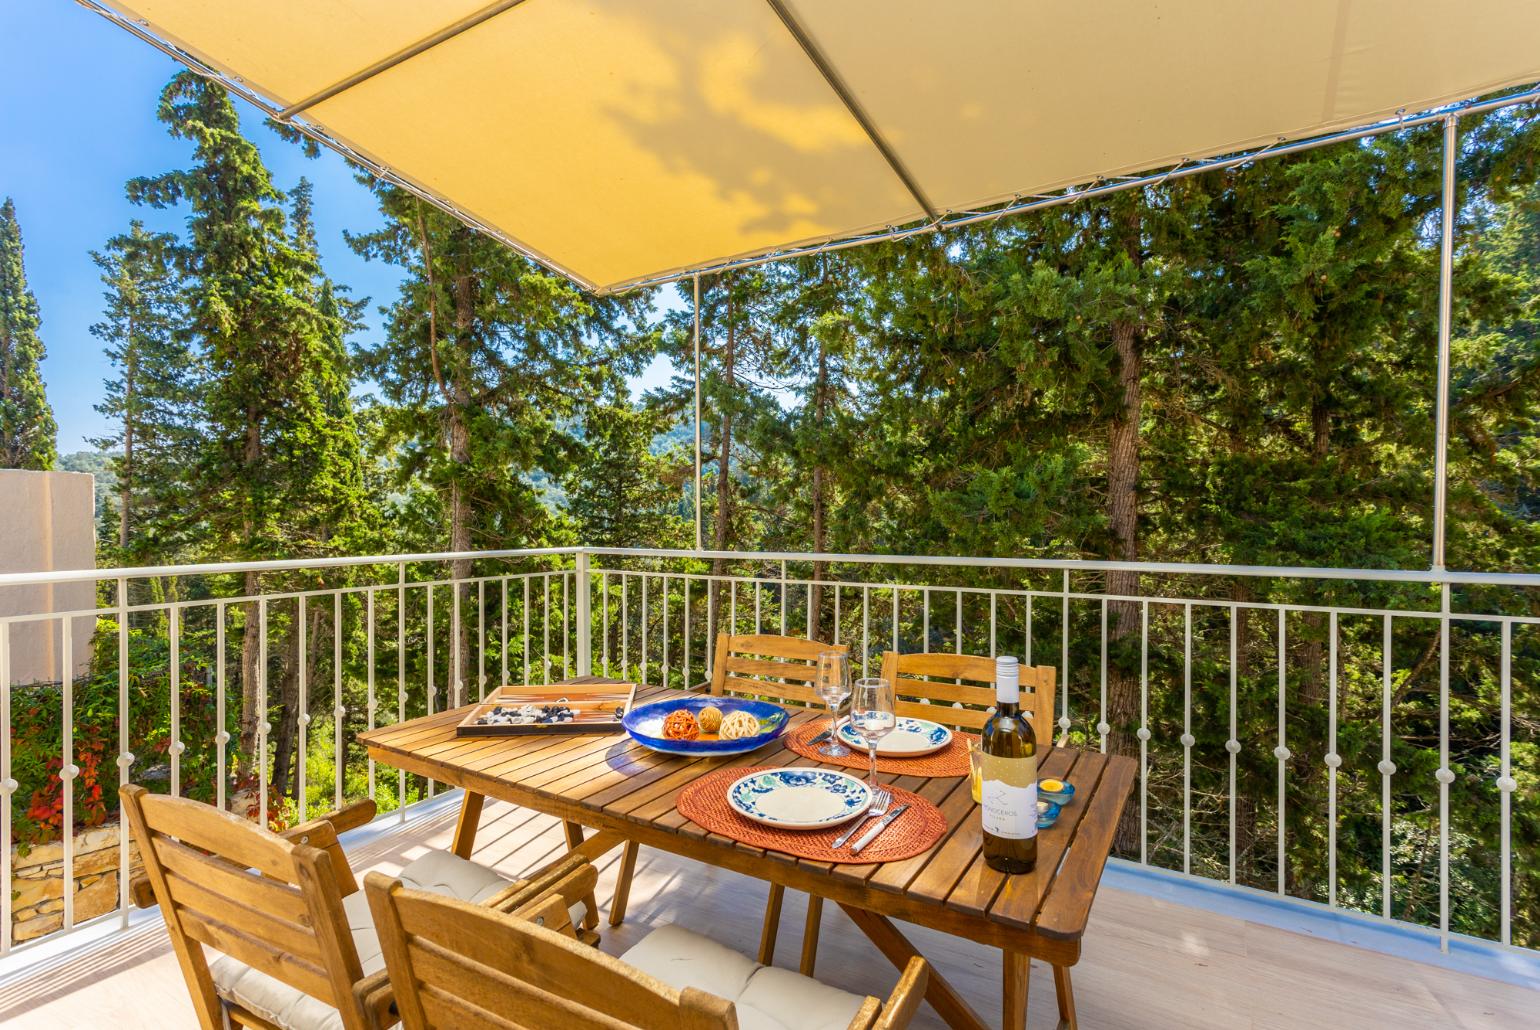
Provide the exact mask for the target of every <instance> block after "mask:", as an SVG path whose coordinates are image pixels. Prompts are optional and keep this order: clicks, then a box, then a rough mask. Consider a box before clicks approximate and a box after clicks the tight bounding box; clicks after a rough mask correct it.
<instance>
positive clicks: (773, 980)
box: [620, 926, 866, 1030]
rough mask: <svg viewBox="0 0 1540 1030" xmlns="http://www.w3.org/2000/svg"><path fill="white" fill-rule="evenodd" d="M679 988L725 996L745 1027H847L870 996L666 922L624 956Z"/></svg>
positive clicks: (831, 1029) (802, 1029) (768, 1029)
mask: <svg viewBox="0 0 1540 1030" xmlns="http://www.w3.org/2000/svg"><path fill="white" fill-rule="evenodd" d="M620 958H621V961H622V962H627V963H629V964H631V965H633V966H635V967H636V968H638V969H640V970H641V971H642V972H644V973H646V974H647V975H648V976H651V977H653V978H655V979H657V980H661V981H663V982H664V983H666V984H668V985H669V986H670V987H672V988H674V989H675V990H683V989H684V988H686V987H694V988H695V989H696V990H701V991H706V992H707V993H710V994H715V995H716V996H717V997H719V998H726V999H728V1000H729V1001H731V1002H732V1003H733V1005H734V1006H735V1007H736V1008H737V1010H738V1026H739V1028H740V1030H846V1028H847V1027H849V1026H850V1021H851V1020H852V1019H853V1018H855V1014H856V1013H857V1012H858V1011H859V1010H860V1008H861V1003H862V1002H863V1001H865V1000H866V999H865V998H864V997H863V996H862V995H858V994H851V993H849V992H848V991H842V990H840V989H839V988H837V987H830V986H829V985H828V984H822V983H819V982H818V981H817V980H814V979H812V978H811V977H806V976H803V975H802V974H800V973H793V972H791V971H790V970H789V969H777V968H775V967H774V966H762V965H760V964H759V963H757V962H755V961H754V960H753V959H751V958H749V957H748V956H746V955H740V954H739V953H738V952H736V951H734V950H733V949H731V948H729V947H727V946H726V945H722V944H718V943H717V942H716V941H713V940H711V939H709V938H706V937H702V936H701V935H700V934H696V933H691V932H690V931H689V930H685V929H682V928H680V927H677V926H663V927H659V928H658V929H656V930H654V931H653V932H652V933H650V934H648V935H647V936H646V937H644V938H642V940H641V942H640V943H638V944H637V945H636V946H635V947H633V948H631V950H629V951H627V952H626V953H625V954H624V955H622V956H620Z"/></svg>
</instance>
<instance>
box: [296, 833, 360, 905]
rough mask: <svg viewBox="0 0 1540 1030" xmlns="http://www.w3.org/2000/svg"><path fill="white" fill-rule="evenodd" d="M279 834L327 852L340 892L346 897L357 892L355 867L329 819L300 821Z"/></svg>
mask: <svg viewBox="0 0 1540 1030" xmlns="http://www.w3.org/2000/svg"><path fill="white" fill-rule="evenodd" d="M279 836H281V837H283V839H284V840H287V841H289V842H291V843H294V844H304V845H308V846H309V847H312V848H318V849H320V850H321V851H324V852H326V854H327V855H328V856H329V857H330V858H331V863H332V875H333V876H335V877H336V878H337V892H338V894H339V895H340V896H341V897H344V898H345V897H347V896H348V895H350V894H353V893H355V892H357V890H358V880H357V879H355V878H354V876H353V867H352V866H350V865H349V864H348V856H347V855H346V854H345V853H344V852H343V850H342V844H341V843H340V842H339V841H338V840H337V828H336V826H334V825H332V823H331V822H330V821H329V820H327V819H313V820H311V821H310V822H308V823H300V824H299V825H298V826H296V827H294V828H292V829H289V830H285V831H284V832H283V833H281V834H280V835H279Z"/></svg>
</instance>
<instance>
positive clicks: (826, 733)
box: [808, 719, 845, 744]
mask: <svg viewBox="0 0 1540 1030" xmlns="http://www.w3.org/2000/svg"><path fill="white" fill-rule="evenodd" d="M844 721H845V720H844V719H841V720H840V721H839V722H837V723H835V724H834V728H835V729H838V728H839V725H840V723H842V722H844ZM832 732H833V730H824V731H823V732H822V733H820V734H818V735H816V736H814V737H813V738H812V739H811V740H809V741H808V743H809V744H822V743H823V742H824V741H826V740H828V739H829V734H830V733H832Z"/></svg>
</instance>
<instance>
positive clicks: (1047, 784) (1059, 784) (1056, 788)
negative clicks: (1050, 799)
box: [1037, 780, 1064, 794]
mask: <svg viewBox="0 0 1540 1030" xmlns="http://www.w3.org/2000/svg"><path fill="white" fill-rule="evenodd" d="M1037 785H1038V787H1040V788H1041V789H1043V790H1046V791H1048V793H1050V794H1057V793H1059V792H1060V791H1062V790H1063V789H1064V781H1063V780H1039V781H1038V784H1037Z"/></svg>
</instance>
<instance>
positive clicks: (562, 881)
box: [482, 855, 599, 912]
mask: <svg viewBox="0 0 1540 1030" xmlns="http://www.w3.org/2000/svg"><path fill="white" fill-rule="evenodd" d="M598 881H599V873H598V870H596V869H595V868H594V867H593V866H592V865H591V864H590V863H589V861H588V859H586V858H584V857H583V856H581V855H564V856H562V857H561V858H559V859H557V860H556V861H555V862H552V863H551V864H550V865H548V866H546V867H545V868H544V869H541V870H538V871H537V872H535V874H534V875H533V876H529V877H527V878H525V879H522V880H515V881H514V882H513V883H510V884H509V885H508V886H506V887H504V888H503V889H502V890H500V891H498V892H497V893H496V894H494V895H492V896H491V897H490V898H488V899H487V900H486V901H484V902H482V904H483V905H486V906H487V907H488V908H495V909H497V910H498V911H499V912H513V911H514V910H516V909H519V908H523V907H524V906H525V905H528V904H529V903H530V902H531V901H534V900H536V899H538V898H541V897H543V896H545V895H547V894H552V893H555V894H559V895H560V896H561V898H562V900H564V901H565V902H566V903H567V904H568V905H576V904H578V903H579V902H584V901H586V899H587V897H588V895H589V894H591V893H592V892H593V889H594V885H595V884H597V883H598Z"/></svg>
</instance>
